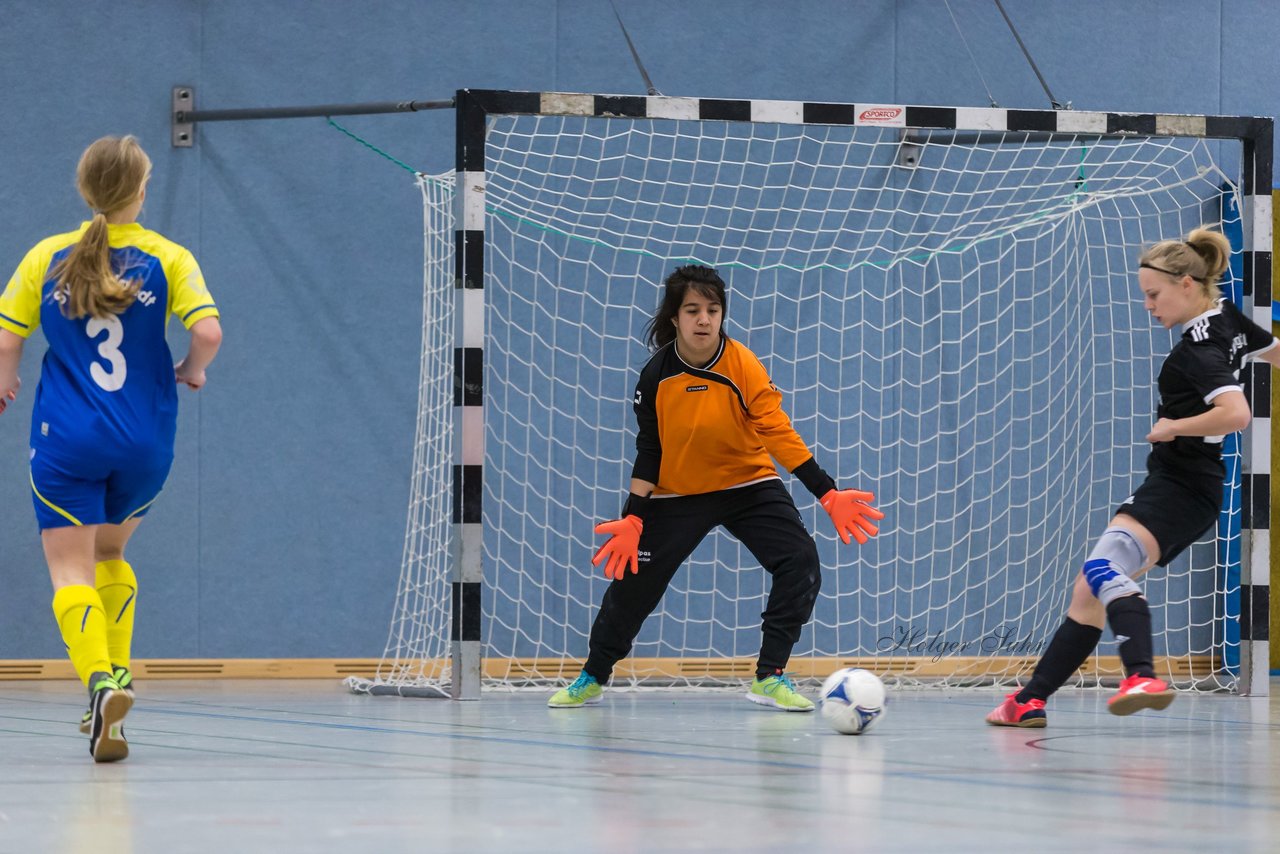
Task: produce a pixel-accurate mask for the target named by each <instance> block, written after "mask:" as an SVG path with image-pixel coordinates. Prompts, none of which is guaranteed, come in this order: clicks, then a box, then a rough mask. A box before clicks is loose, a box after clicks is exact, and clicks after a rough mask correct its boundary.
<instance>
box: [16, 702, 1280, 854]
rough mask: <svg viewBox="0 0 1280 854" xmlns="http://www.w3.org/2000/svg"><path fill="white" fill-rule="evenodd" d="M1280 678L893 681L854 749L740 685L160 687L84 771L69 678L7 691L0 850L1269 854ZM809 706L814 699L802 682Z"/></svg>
mask: <svg viewBox="0 0 1280 854" xmlns="http://www.w3.org/2000/svg"><path fill="white" fill-rule="evenodd" d="M1278 689H1280V684H1277V680H1274V679H1273V684H1272V686H1271V697H1270V698H1242V697H1235V696H1225V695H1212V696H1205V695H1200V696H1196V695H1190V694H1183V695H1180V696H1179V698H1178V700H1177V702H1175V703H1174V704H1173V706H1171V707H1170V708H1169V709H1168V710H1167V711H1165V712H1143V713H1140V714H1138V715H1135V716H1133V717H1130V718H1117V717H1113V716H1111V715H1108V714H1107V713H1106V711H1105V708H1104V703H1105V698H1106V696H1107V695H1106V694H1104V693H1098V692H1091V691H1078V690H1068V691H1065V692H1064V693H1062V694H1061V695H1059V696H1057V697H1054V698H1053V699H1052V700H1051V701H1050V704H1049V720H1050V724H1049V727H1048V728H1047V729H1043V730H1017V729H996V728H994V727H989V726H986V725H985V724H984V723H983V720H982V718H983V715H984V714H986V712H987V711H988V710H989V709H990V708H991V707H993V706H994V705H995V703H996V702H997V700H998V699H999V692H997V691H994V690H965V691H952V690H943V689H926V690H913V691H891V697H890V706H889V712H888V714H887V715H886V717H885V718H884V719H883V720H881V721H880V722H879V723H878V724H877V726H876V728H875V729H873V730H872V731H870V732H869V733H867V734H865V735H862V736H856V737H855V736H841V735H837V734H836V733H834V732H832V731H830V730H828V729H827V728H826V726H825V725H824V724H823V722H822V719H821V718H820V717H819V716H818V715H817V714H785V713H779V712H773V711H769V710H767V709H763V708H761V707H758V706H754V705H752V704H750V703H748V702H746V701H745V700H744V699H742V698H741V696H740V695H739V694H737V693H733V694H728V693H690V692H685V691H677V690H672V691H646V692H641V693H634V692H633V693H624V692H617V691H615V692H609V693H607V694H606V697H605V701H604V703H603V704H602V705H600V706H596V707H588V708H584V709H572V710H552V709H548V708H547V707H546V705H545V703H546V696H547V695H546V693H498V692H486V694H485V696H484V699H482V700H481V701H479V702H454V701H449V700H412V699H400V698H389V697H368V696H356V695H352V694H348V693H346V692H345V690H344V689H343V687H342V686H341V685H340V684H339V683H337V682H327V681H326V682H317V681H284V680H281V681H235V680H227V681H212V682H193V681H182V682H179V681H153V682H150V683H147V684H144V685H141V686H140V689H139V696H138V703H137V705H136V706H135V707H134V710H133V712H132V713H131V714H130V716H129V719H128V725H127V733H128V735H129V739H130V742H131V745H132V754H131V756H130V758H129V759H128V760H127V761H125V762H122V763H119V764H115V765H94V764H93V763H92V761H91V760H90V758H89V755H88V748H87V738H86V737H85V736H82V735H80V734H79V733H78V732H77V729H76V725H77V723H78V721H79V718H80V714H81V712H82V711H83V709H84V702H83V700H84V697H83V696H82V692H81V691H80V690H79V689H78V686H76V685H74V684H71V683H66V682H4V683H0V852H3V854H28V852H68V854H85V852H90V851H92V852H166V854H172V852H183V851H219V852H258V851H264V852H266V851H270V852H286V851H287V852H312V851H334V852H360V851H468V852H470V851H504V852H505V851H520V852H527V851H609V852H626V851H682V850H703V851H754V850H760V851H872V852H882V851H1008V852H1019V851H1080V850H1096V851H1107V850H1120V849H1129V850H1148V851H1196V852H1209V851H1274V850H1276V847H1275V846H1276V844H1277V843H1276V842H1275V840H1276V839H1280V774H1277V773H1276V772H1275V770H1274V763H1275V761H1276V760H1277V759H1280V743H1278V742H1277V722H1278V721H1280V716H1277V715H1276V714H1275V710H1276V709H1277V708H1280V707H1278V706H1277V703H1280V700H1278V699H1277V695H1278V694H1280V690H1278ZM810 693H811V692H810Z"/></svg>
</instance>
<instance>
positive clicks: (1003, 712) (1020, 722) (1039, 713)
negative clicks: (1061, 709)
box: [987, 691, 1049, 729]
mask: <svg viewBox="0 0 1280 854" xmlns="http://www.w3.org/2000/svg"><path fill="white" fill-rule="evenodd" d="M987 723H989V724H991V725H992V726H1017V727H1026V728H1036V729H1043V728H1044V727H1046V726H1048V724H1049V719H1048V717H1046V716H1045V713H1044V700H1037V699H1035V698H1034V697H1032V698H1031V699H1030V700H1027V701H1026V702H1025V703H1019V702H1018V693H1017V692H1016V691H1015V692H1014V693H1012V694H1010V695H1009V696H1007V697H1005V698H1004V702H1003V703H1001V704H1000V705H998V706H996V708H995V710H994V711H993V712H992V713H991V714H989V715H987Z"/></svg>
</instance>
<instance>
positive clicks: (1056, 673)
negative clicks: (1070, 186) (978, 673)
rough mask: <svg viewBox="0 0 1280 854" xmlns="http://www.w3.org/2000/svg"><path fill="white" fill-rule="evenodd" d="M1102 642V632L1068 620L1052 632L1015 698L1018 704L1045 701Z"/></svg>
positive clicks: (1068, 618)
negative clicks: (1046, 645)
mask: <svg viewBox="0 0 1280 854" xmlns="http://www.w3.org/2000/svg"><path fill="white" fill-rule="evenodd" d="M1101 639H1102V629H1099V628H1095V627H1094V626H1085V625H1082V624H1080V623H1077V622H1076V621H1075V620H1073V619H1071V618H1070V617H1067V618H1066V619H1065V620H1063V621H1062V625H1061V626H1058V630H1057V631H1056V632H1054V633H1053V640H1051V641H1049V648H1048V649H1046V650H1045V651H1044V655H1042V656H1040V660H1039V661H1038V662H1036V669H1035V672H1034V673H1032V674H1031V680H1030V681H1029V682H1027V685H1026V687H1025V688H1023V689H1022V690H1021V691H1019V692H1018V696H1017V697H1016V699H1017V701H1018V702H1019V703H1025V702H1027V700H1030V699H1032V698H1034V699H1037V700H1047V699H1049V695H1050V694H1052V693H1053V692H1054V691H1057V690H1058V689H1059V688H1061V687H1062V684H1063V683H1064V682H1066V681H1067V680H1068V679H1070V678H1071V674H1073V673H1075V672H1076V671H1077V670H1079V669H1080V665H1082V664H1084V662H1085V659H1087V658H1088V657H1089V656H1090V654H1092V653H1093V651H1094V650H1095V649H1096V648H1097V646H1098V641H1099V640H1101Z"/></svg>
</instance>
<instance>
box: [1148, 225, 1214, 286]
mask: <svg viewBox="0 0 1280 854" xmlns="http://www.w3.org/2000/svg"><path fill="white" fill-rule="evenodd" d="M1230 261H1231V241H1229V240H1227V238H1226V237H1225V236H1223V234H1222V233H1221V232H1219V231H1213V230H1211V229H1208V228H1197V229H1195V230H1194V231H1192V232H1191V233H1190V234H1188V235H1187V236H1186V239H1185V240H1162V241H1160V242H1159V243H1157V244H1155V245H1154V246H1151V247H1148V248H1147V250H1146V251H1145V252H1143V253H1142V257H1140V258H1139V259H1138V266H1139V267H1146V268H1148V269H1151V270H1155V271H1156V272H1158V273H1165V274H1167V275H1170V276H1173V277H1174V278H1175V279H1181V278H1182V277H1183V276H1190V277H1191V278H1192V279H1195V280H1196V281H1197V282H1199V283H1200V289H1201V292H1202V293H1203V294H1204V295H1205V296H1206V297H1208V298H1210V299H1215V300H1216V299H1218V298H1219V297H1221V296H1222V291H1221V290H1220V289H1219V288H1218V279H1219V278H1221V276H1222V274H1223V273H1224V272H1226V269H1227V264H1228V263H1229V262H1230Z"/></svg>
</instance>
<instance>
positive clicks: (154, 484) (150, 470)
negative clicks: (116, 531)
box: [31, 450, 173, 531]
mask: <svg viewBox="0 0 1280 854" xmlns="http://www.w3.org/2000/svg"><path fill="white" fill-rule="evenodd" d="M156 463H157V461H156V460H155V459H154V458H150V459H147V460H146V461H145V463H144V464H143V465H139V466H135V467H130V468H114V467H113V466H112V464H109V463H105V462H99V463H95V462H83V461H82V462H79V463H76V464H74V465H71V464H68V463H66V462H63V461H61V460H57V459H54V458H53V457H51V456H50V455H49V454H47V453H40V454H37V453H36V452H35V450H32V452H31V501H32V503H33V504H34V505H35V508H36V524H38V525H39V526H40V530H42V531H43V530H45V529H47V528H65V527H67V526H69V525H102V524H108V525H119V524H120V523H121V522H126V521H128V520H130V519H136V518H138V517H140V516H145V515H146V512H147V510H148V509H149V508H150V507H151V503H152V502H153V501H155V500H156V498H157V497H158V496H159V495H160V490H161V489H163V488H164V482H165V479H166V478H168V477H169V468H170V466H172V465H173V458H172V457H170V458H168V459H166V460H164V462H163V465H159V466H157V465H156Z"/></svg>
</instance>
